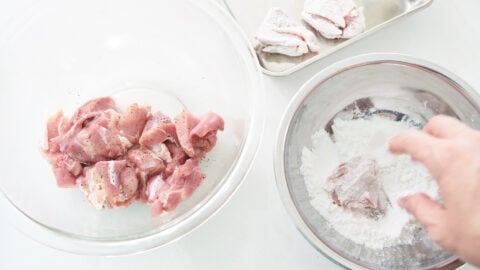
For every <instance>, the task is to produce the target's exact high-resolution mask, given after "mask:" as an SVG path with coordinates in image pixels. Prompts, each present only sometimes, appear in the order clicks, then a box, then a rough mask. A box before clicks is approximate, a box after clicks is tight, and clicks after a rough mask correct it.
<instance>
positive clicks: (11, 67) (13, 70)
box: [0, 0, 265, 255]
mask: <svg viewBox="0 0 480 270" xmlns="http://www.w3.org/2000/svg"><path fill="white" fill-rule="evenodd" d="M8 7H9V8H5V9H3V10H0V19H2V20H0V33H1V34H0V59H1V61H0V74H2V75H1V76H0V89H1V90H0V124H1V125H2V126H3V127H4V128H2V130H3V131H2V132H1V133H0V149H2V151H1V152H0V164H2V177H1V178H0V190H1V191H2V193H3V195H5V197H6V198H7V200H8V201H10V202H11V205H12V206H14V207H13V208H14V209H16V210H14V211H11V218H12V219H13V222H14V223H15V224H16V226H18V228H19V229H20V230H22V231H24V232H25V233H27V234H28V235H30V236H31V237H33V238H34V239H36V240H38V241H40V242H42V243H44V244H46V245H48V246H52V247H54V248H58V249H62V250H66V251H70V252H75V253H82V254H95V255H104V254H105V255H113V254H126V253H133V252H138V251H142V250H146V249H150V248H153V247H157V246H161V245H163V244H166V243H168V242H170V241H173V240H175V239H177V238H179V237H181V236H183V235H185V234H186V233H188V232H190V231H191V230H193V229H194V228H195V227H197V226H198V225H200V224H201V223H203V222H205V221H206V220H207V219H208V218H209V217H210V216H212V215H213V214H214V213H215V212H216V211H217V210H219V208H220V207H221V206H222V205H223V204H224V203H225V202H226V201H227V200H228V198H229V197H230V196H231V195H232V194H233V193H234V191H235V190H236V189H237V188H238V186H239V184H240V183H241V181H242V179H243V178H244V176H245V174H246V173H247V171H248V170H249V168H250V166H251V163H252V161H253V159H254V155H255V153H256V150H257V147H258V144H259V141H260V138H261V134H262V131H263V124H264V115H265V110H264V108H263V107H262V105H263V104H264V98H265V97H264V94H265V92H264V89H263V84H262V81H261V76H260V72H259V68H258V63H257V59H256V57H255V53H254V52H253V51H252V50H251V49H250V48H249V43H248V41H247V39H246V38H245V36H244V35H243V34H242V32H241V30H240V29H239V27H237V25H236V24H235V22H234V21H233V20H232V18H231V17H230V16H229V14H227V13H226V12H225V11H224V10H223V9H222V8H220V7H219V6H218V4H217V3H216V2H213V1H206V0H205V1H199V0H192V1H188V0H176V1H156V0H142V1H127V0H119V1H107V0H87V1H80V2H71V1H68V2H66V1H60V0H47V1H43V2H42V3H39V2H36V1H28V0H26V1H15V2H12V3H10V5H9V6H8ZM125 93H129V94H128V98H129V99H130V101H131V102H135V101H137V102H140V103H142V104H145V103H146V104H147V105H148V104H149V103H151V104H152V105H154V107H156V108H159V109H162V108H166V110H170V111H175V110H177V111H178V110H179V109H181V108H186V109H187V110H189V111H190V112H192V113H194V114H196V115H201V114H203V113H206V112H207V111H214V112H216V113H218V114H219V115H221V116H222V117H223V118H224V120H225V131H223V132H220V133H219V136H218V142H217V146H216V147H215V148H214V150H213V151H212V152H210V153H209V154H208V155H207V157H206V159H205V160H203V161H202V163H201V167H202V169H203V171H204V172H205V174H206V176H207V177H206V179H205V181H204V182H203V183H202V185H201V186H200V187H199V188H198V190H197V191H195V193H194V194H193V196H192V197H191V198H189V199H188V200H186V201H184V202H182V203H181V204H180V205H179V207H178V208H177V209H176V210H175V211H173V212H169V213H167V214H163V215H161V216H160V217H157V218H152V217H151V216H150V212H149V211H150V210H149V206H147V205H143V204H139V203H134V204H133V205H131V206H130V207H129V208H127V209H117V210H106V211H97V210H95V209H94V208H93V207H92V206H91V205H90V204H89V203H88V201H87V200H86V199H85V197H84V195H83V194H82V192H81V190H79V189H60V188H58V187H57V186H56V184H55V179H54V176H53V173H52V171H51V168H50V166H49V164H48V162H47V161H46V160H45V159H44V157H43V156H42V154H41V153H40V151H39V143H40V141H41V140H42V137H43V135H44V129H45V123H46V120H47V118H48V117H49V116H50V115H52V114H54V113H55V112H56V111H57V110H59V109H63V110H64V111H65V112H66V113H67V114H71V113H72V112H73V110H74V109H75V108H76V107H78V106H79V105H81V104H82V103H83V102H85V101H87V100H89V99H91V98H95V97H99V96H106V95H112V96H114V97H115V96H119V97H122V98H124V97H125V95H124V94H125ZM180 107H181V108H180ZM172 116H174V115H172Z"/></svg>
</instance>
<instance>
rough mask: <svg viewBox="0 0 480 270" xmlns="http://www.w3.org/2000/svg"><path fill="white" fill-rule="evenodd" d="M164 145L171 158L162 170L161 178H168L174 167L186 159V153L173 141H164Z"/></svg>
mask: <svg viewBox="0 0 480 270" xmlns="http://www.w3.org/2000/svg"><path fill="white" fill-rule="evenodd" d="M165 146H166V147H167V150H168V151H169V153H170V154H171V156H172V158H171V160H170V162H168V163H167V166H166V167H165V171H164V172H163V178H165V179H166V178H168V177H169V176H170V175H171V174H172V173H173V171H174V170H175V168H176V167H178V166H180V165H182V164H184V163H185V161H187V159H188V155H187V154H186V153H185V151H183V149H182V147H181V146H180V145H178V144H176V143H173V142H166V143H165Z"/></svg>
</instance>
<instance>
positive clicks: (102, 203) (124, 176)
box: [79, 160, 138, 209]
mask: <svg viewBox="0 0 480 270" xmlns="http://www.w3.org/2000/svg"><path fill="white" fill-rule="evenodd" d="M84 174H85V176H84V177H80V178H79V185H80V187H81V188H82V190H83V192H84V193H85V195H86V196H87V199H88V201H90V203H91V204H92V205H93V206H94V207H95V208H97V209H106V208H117V207H126V206H128V205H129V204H130V203H131V202H132V201H133V200H134V199H135V198H136V194H137V187H138V179H137V176H136V174H135V169H134V168H131V167H129V166H127V161H125V160H110V161H100V162H97V163H96V164H95V166H92V167H89V168H87V169H86V170H85V172H84Z"/></svg>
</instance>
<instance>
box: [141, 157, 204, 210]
mask: <svg viewBox="0 0 480 270" xmlns="http://www.w3.org/2000/svg"><path fill="white" fill-rule="evenodd" d="M204 178H205V175H204V174H203V173H202V172H201V171H200V168H199V167H198V159H188V160H187V161H186V162H185V163H184V164H183V165H180V166H178V167H176V168H175V171H174V172H173V174H172V175H170V176H169V177H168V178H167V180H163V178H162V177H160V176H156V177H154V178H153V179H151V180H150V181H149V185H148V188H147V194H148V202H149V203H151V204H152V210H151V211H152V216H158V215H160V214H161V213H162V212H163V211H171V210H174V209H175V208H176V207H177V205H178V204H179V203H180V201H181V200H183V199H186V198H188V197H190V196H191V195H192V193H193V191H195V189H197V187H198V186H199V185H200V183H201V182H202V180H203V179H204Z"/></svg>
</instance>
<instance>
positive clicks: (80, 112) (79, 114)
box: [72, 97, 118, 122]
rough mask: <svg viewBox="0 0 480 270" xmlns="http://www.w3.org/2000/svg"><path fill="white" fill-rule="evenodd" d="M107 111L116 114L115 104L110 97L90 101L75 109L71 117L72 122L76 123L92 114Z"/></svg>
mask: <svg viewBox="0 0 480 270" xmlns="http://www.w3.org/2000/svg"><path fill="white" fill-rule="evenodd" d="M109 109H111V110H114V111H116V112H118V108H117V104H116V103H115V101H114V100H113V99H112V98H111V97H101V98H96V99H92V100H90V101H88V102H86V103H85V104H83V105H82V106H80V108H78V109H77V111H76V112H75V113H74V114H73V116H72V122H77V121H78V120H80V118H83V117H84V116H85V115H87V114H90V113H92V112H103V111H106V110H109Z"/></svg>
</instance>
